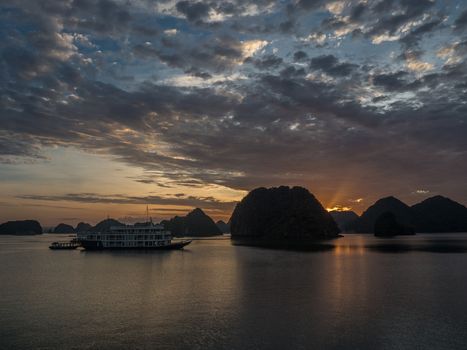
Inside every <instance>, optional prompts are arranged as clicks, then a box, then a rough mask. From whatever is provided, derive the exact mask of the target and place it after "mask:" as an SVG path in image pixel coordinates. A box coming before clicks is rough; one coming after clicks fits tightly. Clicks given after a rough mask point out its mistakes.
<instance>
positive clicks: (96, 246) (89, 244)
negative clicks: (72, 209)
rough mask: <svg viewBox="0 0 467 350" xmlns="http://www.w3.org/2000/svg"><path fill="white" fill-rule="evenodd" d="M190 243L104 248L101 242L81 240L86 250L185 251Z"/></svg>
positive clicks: (188, 241) (187, 241) (189, 241)
mask: <svg viewBox="0 0 467 350" xmlns="http://www.w3.org/2000/svg"><path fill="white" fill-rule="evenodd" d="M190 243H191V240H186V241H180V242H173V243H170V244H167V245H163V246H153V247H104V246H103V244H102V242H101V241H94V240H81V246H82V247H83V248H84V249H86V250H174V249H183V248H184V247H185V246H187V245H188V244H190Z"/></svg>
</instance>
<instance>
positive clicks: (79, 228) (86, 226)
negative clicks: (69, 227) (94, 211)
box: [75, 222, 92, 232]
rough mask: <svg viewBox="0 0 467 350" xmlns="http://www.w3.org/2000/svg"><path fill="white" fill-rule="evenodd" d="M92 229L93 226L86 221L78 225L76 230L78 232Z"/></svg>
mask: <svg viewBox="0 0 467 350" xmlns="http://www.w3.org/2000/svg"><path fill="white" fill-rule="evenodd" d="M91 229H92V226H91V225H90V224H88V223H86V222H80V223H79V224H78V225H76V228H75V231H76V232H87V231H90V230H91Z"/></svg>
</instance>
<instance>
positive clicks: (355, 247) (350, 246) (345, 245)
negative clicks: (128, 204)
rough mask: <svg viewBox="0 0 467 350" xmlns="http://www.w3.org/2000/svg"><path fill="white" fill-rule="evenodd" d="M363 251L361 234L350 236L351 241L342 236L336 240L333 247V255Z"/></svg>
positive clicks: (358, 253) (360, 253)
mask: <svg viewBox="0 0 467 350" xmlns="http://www.w3.org/2000/svg"><path fill="white" fill-rule="evenodd" d="M365 252H366V251H365V245H364V238H363V237H361V236H357V237H354V238H352V242H350V241H347V240H346V237H344V238H342V240H341V241H337V242H336V245H335V246H334V249H333V254H334V255H363V254H365Z"/></svg>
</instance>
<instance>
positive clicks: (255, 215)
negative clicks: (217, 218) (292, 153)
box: [231, 186, 339, 244]
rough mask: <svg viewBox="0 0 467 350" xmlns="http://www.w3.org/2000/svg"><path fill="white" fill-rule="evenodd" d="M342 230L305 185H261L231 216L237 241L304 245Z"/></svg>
mask: <svg viewBox="0 0 467 350" xmlns="http://www.w3.org/2000/svg"><path fill="white" fill-rule="evenodd" d="M338 233H339V229H338V227H337V224H336V223H335V222H334V219H333V218H332V216H331V214H329V213H328V212H327V211H326V210H325V209H324V208H323V206H322V205H321V204H320V203H319V201H318V200H317V199H316V198H315V197H314V196H313V195H312V194H311V193H310V192H309V191H308V190H307V189H305V188H303V187H293V188H289V187H287V186H281V187H274V188H269V189H267V188H263V187H261V188H257V189H255V190H253V191H251V192H250V193H248V195H247V196H246V197H245V198H243V199H242V201H241V202H240V203H238V204H237V206H236V207H235V210H234V212H233V214H232V218H231V234H232V239H234V240H253V241H256V242H265V243H266V244H267V243H268V242H279V244H280V242H284V244H287V242H288V241H289V242H296V243H297V244H300V242H305V241H310V240H316V239H323V238H334V237H337V236H338ZM260 244H261V243H260Z"/></svg>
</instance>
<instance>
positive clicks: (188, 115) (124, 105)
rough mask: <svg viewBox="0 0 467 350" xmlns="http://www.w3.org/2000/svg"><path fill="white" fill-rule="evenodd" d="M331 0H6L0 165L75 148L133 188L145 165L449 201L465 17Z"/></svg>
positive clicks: (465, 125) (434, 9)
mask: <svg viewBox="0 0 467 350" xmlns="http://www.w3.org/2000/svg"><path fill="white" fill-rule="evenodd" d="M338 5H339V3H335V4H334V5H333V6H334V7H330V6H331V5H330V3H329V2H322V1H308V0H307V1H303V0H300V1H294V2H290V3H287V4H285V3H282V2H281V3H277V2H272V1H262V2H260V3H258V2H250V1H246V0H242V1H240V0H238V1H232V2H224V1H209V2H201V1H179V2H177V3H175V4H174V6H172V7H170V3H169V2H160V3H156V4H155V3H153V2H144V1H142V2H140V3H138V4H131V3H129V2H126V1H110V0H99V1H91V0H74V1H68V2H62V1H51V0H47V1H41V2H37V3H36V2H28V1H7V3H4V4H2V5H1V12H0V19H1V22H0V23H1V24H0V34H1V35H2V42H1V43H0V51H1V56H0V57H1V58H0V88H1V90H2V91H1V99H0V102H1V104H0V160H1V161H3V162H7V163H12V162H15V161H18V160H20V159H29V160H31V159H37V158H40V157H43V153H42V149H44V148H45V147H48V146H59V147H77V148H79V149H82V150H85V151H92V152H102V153H106V154H111V155H113V156H115V157H116V159H118V160H119V161H121V162H124V163H127V164H130V165H134V166H140V167H142V168H143V169H145V171H146V172H147V175H148V176H147V177H144V178H141V179H136V181H139V182H140V183H144V184H147V185H148V186H149V185H155V184H157V183H158V180H157V178H156V177H155V178H152V177H151V176H150V174H151V171H154V170H158V169H163V172H164V176H166V177H169V178H171V179H173V180H174V181H175V182H177V183H179V184H184V185H185V184H188V183H189V181H197V185H199V184H200V185H202V184H208V183H210V184H212V183H214V184H222V185H225V186H228V187H232V188H236V189H250V188H252V187H254V186H258V185H277V184H281V183H299V184H305V185H308V186H310V187H311V188H313V187H319V188H320V191H322V193H323V194H325V195H327V196H328V198H330V197H332V196H333V193H336V191H346V193H348V196H349V197H350V196H357V195H358V194H359V193H362V192H363V191H372V192H374V193H381V192H384V191H386V189H391V188H392V189H393V190H391V191H390V192H393V193H394V194H397V192H399V193H412V192H413V191H415V190H416V189H417V188H419V187H424V188H425V187H429V188H430V189H433V191H440V192H445V193H446V194H449V193H455V192H456V191H457V192H456V195H457V196H461V197H462V198H467V189H460V190H459V189H458V188H457V189H456V187H457V186H455V184H458V183H461V182H462V181H463V179H465V175H466V174H467V162H466V160H467V159H466V157H467V141H466V137H465V135H467V119H466V118H467V117H466V116H467V107H466V106H467V101H466V96H467V94H466V92H467V86H466V84H465V81H467V66H466V62H465V58H466V55H467V50H466V49H465V48H466V45H465V42H466V40H467V38H466V37H465V34H464V29H465V23H466V21H465V13H466V12H465V10H463V11H457V12H456V11H455V8H454V7H453V8H451V9H450V10H449V9H446V8H444V7H443V6H441V5H442V4H440V3H438V2H432V1H409V0H404V1H369V2H366V3H363V2H356V1H342V2H340V6H338ZM458 13H459V14H458ZM284 18H285V20H284ZM446 38H447V39H446ZM369 47H371V49H370V48H369ZM353 48H354V49H353ZM365 50H366V51H365ZM360 51H361V52H360ZM367 51H368V52H371V55H370V54H367V53H366V52H367ZM162 186H163V184H162ZM25 198H27V199H37V200H56V199H60V200H71V201H88V202H89V201H91V202H92V201H94V200H95V201H98V202H100V203H102V202H105V201H109V203H110V202H111V203H116V202H119V203H120V202H122V203H141V202H144V201H146V200H150V201H153V202H154V203H159V204H163V203H167V199H163V198H155V197H154V198H132V197H119V196H113V197H111V198H107V197H102V196H98V195H92V196H90V195H85V196H82V195H65V196H63V197H60V198H56V197H53V198H51V197H50V198H49V197H40V198H38V197H37V196H26V197H25ZM182 199H183V200H184V203H187V200H189V201H188V202H189V203H191V204H192V205H194V206H196V205H198V204H200V205H201V204H202V205H203V206H208V207H210V208H214V207H216V206H217V207H219V206H223V205H224V204H222V203H220V202H218V201H216V200H215V199H199V198H182ZM182 199H180V200H182ZM170 203H173V204H176V203H179V198H172V199H170ZM231 205H232V204H231V203H229V204H227V206H231Z"/></svg>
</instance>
